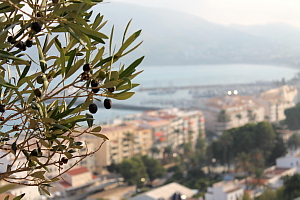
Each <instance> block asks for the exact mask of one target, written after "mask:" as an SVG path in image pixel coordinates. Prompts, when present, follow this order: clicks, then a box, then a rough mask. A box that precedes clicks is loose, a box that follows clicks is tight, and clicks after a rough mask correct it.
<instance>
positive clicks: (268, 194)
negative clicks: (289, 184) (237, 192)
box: [255, 188, 282, 200]
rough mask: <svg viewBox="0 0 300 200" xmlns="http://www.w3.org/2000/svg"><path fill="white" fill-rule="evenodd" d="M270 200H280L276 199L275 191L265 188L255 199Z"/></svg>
mask: <svg viewBox="0 0 300 200" xmlns="http://www.w3.org/2000/svg"><path fill="white" fill-rule="evenodd" d="M270 199H272V200H282V199H279V198H278V196H277V193H276V190H273V189H271V188H267V189H266V190H265V191H264V193H263V194H262V195H260V196H258V197H256V198H255V200H270Z"/></svg>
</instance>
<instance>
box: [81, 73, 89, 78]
mask: <svg viewBox="0 0 300 200" xmlns="http://www.w3.org/2000/svg"><path fill="white" fill-rule="evenodd" d="M90 77H91V74H90V73H86V72H83V73H82V74H81V80H89V79H90Z"/></svg>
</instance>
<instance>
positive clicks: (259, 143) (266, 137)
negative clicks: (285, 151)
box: [255, 122, 276, 158]
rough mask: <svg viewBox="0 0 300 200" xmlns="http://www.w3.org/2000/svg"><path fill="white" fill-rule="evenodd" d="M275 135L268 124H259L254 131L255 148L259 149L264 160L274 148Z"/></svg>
mask: <svg viewBox="0 0 300 200" xmlns="http://www.w3.org/2000/svg"><path fill="white" fill-rule="evenodd" d="M275 137H276V135H275V132H274V129H273V127H272V126H271V124H270V123H268V122H259V123H258V124H257V125H256V130H255V146H256V148H258V149H260V150H261V151H262V153H263V155H264V158H268V157H269V156H270V154H271V152H272V149H273V148H274V146H275V145H274V139H275Z"/></svg>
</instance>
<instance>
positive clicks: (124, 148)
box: [85, 109, 205, 174]
mask: <svg viewBox="0 0 300 200" xmlns="http://www.w3.org/2000/svg"><path fill="white" fill-rule="evenodd" d="M204 122H205V120H204V116H203V114H202V112H200V111H182V110H179V109H164V110H159V111H147V112H144V113H139V114H136V115H131V116H130V117H127V118H125V119H124V120H123V121H122V120H118V121H116V122H115V123H112V124H109V125H103V126H102V130H101V134H104V135H106V136H107V137H108V138H109V140H107V141H106V142H105V143H103V144H102V142H103V139H102V138H97V137H95V136H93V135H86V136H85V140H86V141H88V142H92V143H94V145H95V146H100V145H101V144H102V147H101V149H100V150H99V151H98V152H97V153H96V154H95V162H96V165H95V171H96V172H98V173H100V174H105V173H107V170H106V167H107V166H109V165H110V164H111V163H120V162H122V160H123V159H125V158H131V157H132V156H134V155H149V156H152V153H151V151H150V149H151V148H152V147H156V148H158V149H159V150H160V153H158V154H156V155H155V157H156V158H163V149H164V148H165V147H167V146H171V147H172V148H174V149H176V148H177V147H178V146H179V145H181V144H183V143H185V142H191V143H192V144H193V145H194V144H195V143H196V140H197V137H198V135H199V133H202V134H203V136H205V134H204Z"/></svg>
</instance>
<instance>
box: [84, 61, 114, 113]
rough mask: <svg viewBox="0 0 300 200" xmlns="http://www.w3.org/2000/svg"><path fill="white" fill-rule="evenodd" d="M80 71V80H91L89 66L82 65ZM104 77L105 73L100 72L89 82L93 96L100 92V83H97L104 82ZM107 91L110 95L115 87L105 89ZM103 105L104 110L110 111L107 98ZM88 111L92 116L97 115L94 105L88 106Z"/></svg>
mask: <svg viewBox="0 0 300 200" xmlns="http://www.w3.org/2000/svg"><path fill="white" fill-rule="evenodd" d="M82 69H83V73H82V74H81V80H90V78H91V74H90V71H91V70H92V66H91V64H88V63H87V64H85V65H83V67H82ZM105 77H106V72H105V71H102V70H101V71H100V72H99V74H98V76H97V78H96V79H92V80H91V87H92V92H93V93H94V94H96V93H98V92H99V91H100V88H99V85H100V83H99V81H102V80H104V78H105ZM107 91H109V92H111V93H112V92H114V91H116V87H115V86H114V87H111V88H107ZM103 105H104V108H106V109H111V107H112V101H111V100H110V99H108V98H107V99H105V100H104V102H103ZM89 111H90V113H92V114H95V113H97V111H98V106H97V105H96V104H95V103H91V104H90V105H89Z"/></svg>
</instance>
